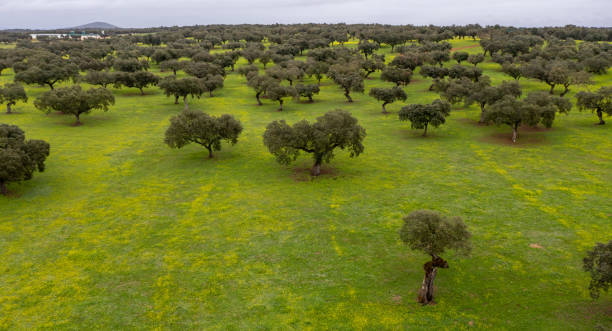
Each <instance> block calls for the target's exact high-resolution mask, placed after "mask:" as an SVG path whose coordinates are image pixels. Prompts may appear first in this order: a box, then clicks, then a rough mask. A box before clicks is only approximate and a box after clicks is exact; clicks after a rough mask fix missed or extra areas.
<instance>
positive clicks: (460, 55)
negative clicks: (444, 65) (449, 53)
mask: <svg viewBox="0 0 612 331" xmlns="http://www.w3.org/2000/svg"><path fill="white" fill-rule="evenodd" d="M469 57H470V54H469V53H468V52H454V53H453V60H455V61H457V63H458V64H461V62H463V61H467V60H468V58H469Z"/></svg>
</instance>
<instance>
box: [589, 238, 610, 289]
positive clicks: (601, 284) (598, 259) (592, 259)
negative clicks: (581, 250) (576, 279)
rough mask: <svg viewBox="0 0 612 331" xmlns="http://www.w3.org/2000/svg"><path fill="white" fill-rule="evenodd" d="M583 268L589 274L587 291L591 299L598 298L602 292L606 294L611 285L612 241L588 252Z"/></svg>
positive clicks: (596, 246)
mask: <svg viewBox="0 0 612 331" xmlns="http://www.w3.org/2000/svg"><path fill="white" fill-rule="evenodd" d="M583 268H584V271H587V272H589V273H590V274H591V282H590V284H589V291H590V293H591V297H592V298H593V299H597V298H599V293H600V292H601V291H602V290H603V291H605V292H608V289H609V288H610V285H612V240H611V241H609V242H608V243H607V244H602V243H597V245H595V247H593V250H591V251H588V252H587V255H586V257H585V258H584V260H583Z"/></svg>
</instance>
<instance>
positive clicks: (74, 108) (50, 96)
mask: <svg viewBox="0 0 612 331" xmlns="http://www.w3.org/2000/svg"><path fill="white" fill-rule="evenodd" d="M114 104H115V97H114V96H113V94H112V93H111V91H109V90H107V89H105V88H103V87H100V88H92V89H89V90H87V91H84V90H83V89H81V86H79V85H74V86H70V87H61V88H57V89H55V90H50V91H47V92H45V93H43V94H42V95H41V96H40V97H38V98H37V99H36V100H35V101H34V106H36V108H38V109H40V110H42V111H44V112H46V113H47V114H48V113H50V112H51V111H59V112H62V113H64V114H71V115H74V116H75V117H76V123H75V125H81V114H88V113H90V112H91V111H92V110H94V109H101V110H104V111H108V107H109V106H111V105H114Z"/></svg>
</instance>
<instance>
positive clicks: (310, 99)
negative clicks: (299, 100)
mask: <svg viewBox="0 0 612 331" xmlns="http://www.w3.org/2000/svg"><path fill="white" fill-rule="evenodd" d="M308 102H310V103H312V102H314V100H312V95H309V96H308Z"/></svg>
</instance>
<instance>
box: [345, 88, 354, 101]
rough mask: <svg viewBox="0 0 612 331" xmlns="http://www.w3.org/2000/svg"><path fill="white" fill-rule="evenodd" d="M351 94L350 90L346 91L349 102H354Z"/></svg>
mask: <svg viewBox="0 0 612 331" xmlns="http://www.w3.org/2000/svg"><path fill="white" fill-rule="evenodd" d="M349 93H350V92H349V90H344V96H345V97H346V99H347V100H348V102H353V99H352V98H351V95H350V94H349Z"/></svg>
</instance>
